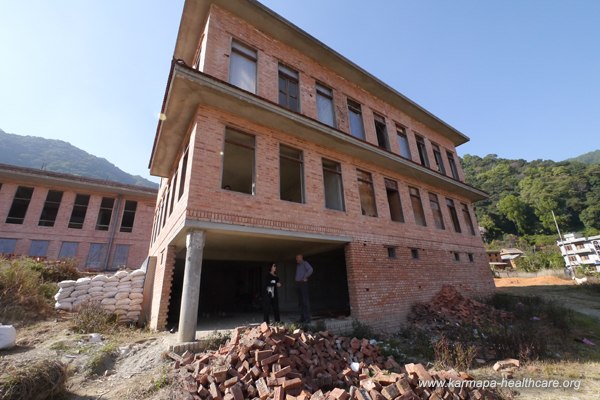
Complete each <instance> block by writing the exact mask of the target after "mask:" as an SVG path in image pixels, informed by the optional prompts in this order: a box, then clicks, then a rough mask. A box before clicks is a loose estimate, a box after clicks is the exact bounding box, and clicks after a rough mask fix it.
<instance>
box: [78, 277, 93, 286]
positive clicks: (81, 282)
mask: <svg viewBox="0 0 600 400" xmlns="http://www.w3.org/2000/svg"><path fill="white" fill-rule="evenodd" d="M91 281H92V279H91V278H79V279H77V281H76V282H77V283H78V284H88V285H89V283H90V282H91Z"/></svg>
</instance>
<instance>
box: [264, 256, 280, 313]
mask: <svg viewBox="0 0 600 400" xmlns="http://www.w3.org/2000/svg"><path fill="white" fill-rule="evenodd" d="M280 287H281V283H280V282H279V277H278V276H277V265H276V264H275V263H273V264H271V268H270V269H269V273H268V274H267V279H266V285H265V289H264V291H263V312H264V321H265V322H266V323H267V324H268V323H269V314H270V313H271V310H273V317H274V318H275V322H281V319H280V318H279V294H278V293H277V289H278V288H280Z"/></svg>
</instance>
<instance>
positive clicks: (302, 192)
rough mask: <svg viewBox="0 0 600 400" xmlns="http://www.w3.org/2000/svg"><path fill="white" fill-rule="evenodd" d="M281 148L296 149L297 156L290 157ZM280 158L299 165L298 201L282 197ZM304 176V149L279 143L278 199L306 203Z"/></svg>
mask: <svg viewBox="0 0 600 400" xmlns="http://www.w3.org/2000/svg"><path fill="white" fill-rule="evenodd" d="M282 149H288V150H291V151H296V152H298V155H299V157H298V158H293V157H290V156H288V155H285V154H282ZM282 159H284V160H287V161H289V162H293V163H297V164H298V165H299V166H300V201H295V200H288V199H284V198H282V190H281V189H282V184H283V181H282V178H283V175H282V173H281V172H282V169H283V168H282ZM305 185H306V184H305V177H304V151H302V150H301V149H297V148H295V147H292V146H288V145H286V144H283V143H280V144H279V199H280V200H283V201H289V202H291V203H297V204H305V203H306V190H305Z"/></svg>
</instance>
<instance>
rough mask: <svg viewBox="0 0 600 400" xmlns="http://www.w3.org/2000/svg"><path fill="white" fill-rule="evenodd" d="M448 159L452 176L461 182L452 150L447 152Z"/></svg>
mask: <svg viewBox="0 0 600 400" xmlns="http://www.w3.org/2000/svg"><path fill="white" fill-rule="evenodd" d="M446 158H447V159H448V166H449V167H450V176H451V177H452V178H453V179H455V180H457V181H458V180H460V177H459V175H458V166H457V165H456V160H455V158H454V153H452V152H451V151H450V150H446Z"/></svg>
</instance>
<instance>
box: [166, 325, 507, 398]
mask: <svg viewBox="0 0 600 400" xmlns="http://www.w3.org/2000/svg"><path fill="white" fill-rule="evenodd" d="M168 355H169V357H171V358H172V359H173V360H174V361H175V362H174V364H175V365H174V368H175V370H176V371H177V375H176V376H177V380H178V381H179V382H180V384H181V389H182V390H181V392H179V393H178V398H179V399H185V400H192V399H219V400H243V399H260V400H265V399H274V400H284V399H285V400H325V399H331V400H333V399H337V400H349V399H357V400H386V399H388V400H391V399H401V400H409V399H414V400H417V399H434V400H442V399H444V400H445V399H484V398H485V399H496V398H497V397H496V395H495V394H494V393H492V392H490V391H487V390H482V389H476V388H468V387H443V385H442V383H443V382H448V381H450V380H453V381H464V380H468V379H471V378H470V377H469V376H468V375H467V374H465V373H457V372H455V371H454V370H450V371H439V372H436V371H433V370H430V371H427V370H426V369H425V368H424V367H423V366H422V365H421V364H407V365H405V366H404V368H402V367H401V366H400V365H399V364H398V363H397V362H396V361H395V360H394V358H393V357H388V358H386V357H384V356H382V355H381V354H380V353H379V348H378V346H377V345H376V343H375V342H373V341H369V340H366V339H363V340H359V339H357V338H348V337H342V336H335V335H332V334H331V333H329V332H318V333H308V332H303V331H301V330H295V331H293V332H289V331H287V330H286V329H285V328H283V327H274V326H268V325H267V324H266V323H265V324H262V325H261V326H260V327H256V328H252V329H251V328H236V329H235V330H234V332H233V335H232V338H231V340H230V341H229V342H228V343H227V345H225V346H221V348H220V349H219V350H218V351H208V352H204V353H199V354H194V353H192V352H189V351H186V352H185V353H183V355H181V356H180V355H178V354H175V353H173V352H170V353H168ZM419 381H427V382H437V383H438V385H439V386H440V387H425V386H420V385H419Z"/></svg>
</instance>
